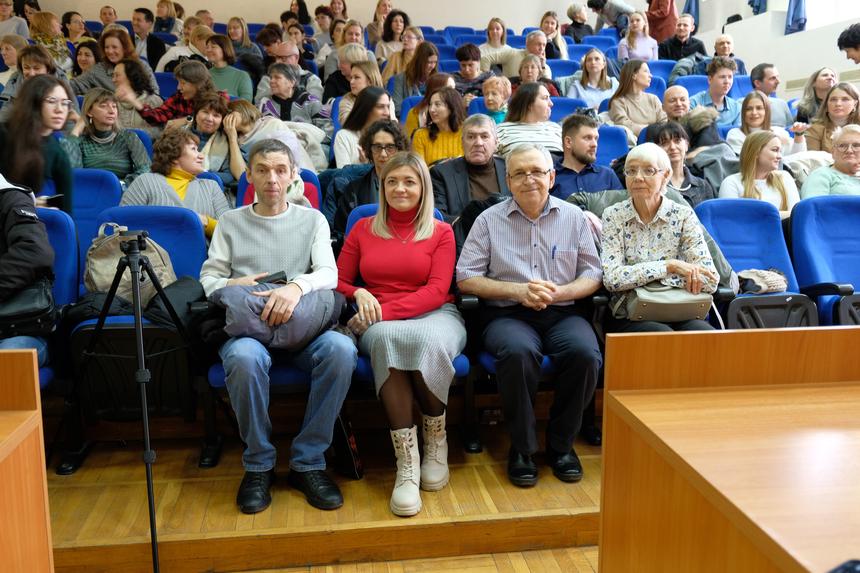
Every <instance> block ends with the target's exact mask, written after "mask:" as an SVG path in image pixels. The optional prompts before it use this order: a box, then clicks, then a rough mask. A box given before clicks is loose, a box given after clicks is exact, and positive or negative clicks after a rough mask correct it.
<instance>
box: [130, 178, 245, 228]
mask: <svg viewBox="0 0 860 573" xmlns="http://www.w3.org/2000/svg"><path fill="white" fill-rule="evenodd" d="M119 204H120V205H163V206H166V207H185V208H186V209H191V210H192V211H195V212H196V213H199V214H201V215H206V216H207V217H210V218H212V219H220V218H221V216H222V215H223V214H224V213H226V212H227V211H229V210H230V204H229V203H227V198H226V197H225V196H224V192H223V191H221V188H220V187H218V184H217V183H215V182H214V181H211V180H209V179H195V180H194V181H192V182H191V183H189V184H188V190H187V191H186V192H185V200H184V201H183V200H182V199H180V198H179V195H177V194H176V191H175V190H174V189H173V187H171V186H170V184H169V183H168V182H167V178H166V177H165V176H164V175H161V174H160V173H144V174H142V175H140V176H138V177H137V179H135V180H134V181H132V183H131V185H129V186H128V189H127V190H126V192H125V193H123V195H122V201H120V203H119Z"/></svg>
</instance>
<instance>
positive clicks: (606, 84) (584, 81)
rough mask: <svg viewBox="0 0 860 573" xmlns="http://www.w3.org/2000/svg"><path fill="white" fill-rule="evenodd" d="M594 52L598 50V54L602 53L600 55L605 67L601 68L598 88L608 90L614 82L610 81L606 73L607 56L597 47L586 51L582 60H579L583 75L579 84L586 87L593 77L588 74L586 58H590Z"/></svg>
mask: <svg viewBox="0 0 860 573" xmlns="http://www.w3.org/2000/svg"><path fill="white" fill-rule="evenodd" d="M592 52H597V53H598V54H600V57H601V58H603V69H602V70H600V78H599V79H598V80H597V89H601V90H608V89H609V88H611V87H612V82H611V81H609V76H607V74H606V68H607V66H606V56H605V55H604V54H603V52H601V51H600V50H598V49H597V48H591V49H590V50H588V51H587V52H585V55H584V56H582V59H581V60H579V69H581V70H582V75H581V76H580V78H579V84H580V85H581V86H582V87H584V88H587V87H588V80H590V79H591V77H590V76H589V75H588V70H586V69H585V60H587V59H588V56H590V55H591V53H592Z"/></svg>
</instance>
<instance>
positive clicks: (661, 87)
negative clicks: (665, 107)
mask: <svg viewBox="0 0 860 573" xmlns="http://www.w3.org/2000/svg"><path fill="white" fill-rule="evenodd" d="M665 91H666V80H664V79H663V78H660V77H657V76H652V77H651V85H650V86H648V87H647V88H645V93H649V94H653V95H655V96H657V99H659V100H660V101H663V94H664V93H665Z"/></svg>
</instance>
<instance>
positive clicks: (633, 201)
mask: <svg viewBox="0 0 860 573" xmlns="http://www.w3.org/2000/svg"><path fill="white" fill-rule="evenodd" d="M624 176H625V178H626V179H627V191H628V193H629V194H630V198H629V199H627V200H625V201H622V202H620V203H616V204H614V205H611V206H610V207H607V208H606V210H604V211H603V233H602V240H601V257H600V258H601V263H602V264H603V284H604V285H605V286H606V289H607V290H608V291H609V292H610V293H612V298H611V300H610V308H611V309H613V312H611V313H609V316H608V317H607V321H606V329H607V331H610V332H671V331H689V330H712V329H713V327H711V325H710V324H708V323H707V322H705V321H704V320H699V319H690V320H683V321H679V322H656V321H653V320H635V317H630V316H627V312H626V309H625V305H624V300H625V299H626V294H627V293H628V292H630V291H631V290H632V289H635V288H636V287H641V286H645V285H647V284H648V283H651V282H655V281H656V282H659V283H661V284H663V285H665V286H669V287H674V288H680V289H684V290H686V291H689V292H691V293H693V294H699V293H700V292H707V293H713V292H715V291H716V290H717V286H718V283H719V276H718V275H717V269H716V267H715V266H714V261H713V259H712V258H711V254H710V252H709V251H708V246H707V244H706V243H705V237H704V235H703V233H702V227H701V224H700V223H699V220H698V219H697V218H696V214H695V213H694V212H693V209H692V208H691V207H689V206H687V205H685V204H681V203H676V202H675V201H672V200H671V199H668V198H667V197H664V195H665V193H666V188H667V184H668V182H669V179H670V177H671V176H672V166H671V163H670V161H669V157H668V155H666V152H665V151H663V149H661V148H660V147H658V146H657V145H655V144H653V143H643V144H642V145H637V146H636V147H634V148H633V149H632V150H631V151H630V153H629V154H627V160H626V162H625V164H624Z"/></svg>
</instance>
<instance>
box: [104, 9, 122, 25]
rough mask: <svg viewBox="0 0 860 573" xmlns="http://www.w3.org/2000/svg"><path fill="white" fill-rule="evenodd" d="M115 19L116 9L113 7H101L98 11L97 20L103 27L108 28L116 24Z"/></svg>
mask: <svg viewBox="0 0 860 573" xmlns="http://www.w3.org/2000/svg"><path fill="white" fill-rule="evenodd" d="M117 19H118V17H117V15H116V8H114V7H113V6H102V7H101V9H100V10H99V20H100V21H101V23H102V25H103V26H109V25H111V24H113V23H114V22H116V21H117Z"/></svg>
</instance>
